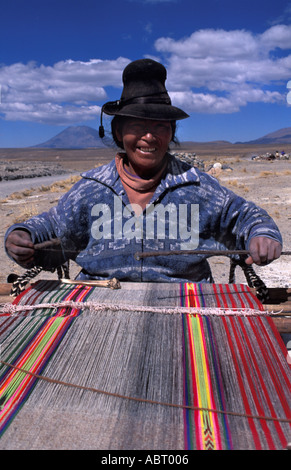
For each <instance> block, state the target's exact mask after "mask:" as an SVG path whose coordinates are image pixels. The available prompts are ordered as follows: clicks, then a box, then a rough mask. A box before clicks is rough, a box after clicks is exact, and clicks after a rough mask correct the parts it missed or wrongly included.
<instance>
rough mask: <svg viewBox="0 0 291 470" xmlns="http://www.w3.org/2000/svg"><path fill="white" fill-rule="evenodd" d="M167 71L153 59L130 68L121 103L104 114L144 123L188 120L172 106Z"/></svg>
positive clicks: (110, 105)
mask: <svg viewBox="0 0 291 470" xmlns="http://www.w3.org/2000/svg"><path fill="white" fill-rule="evenodd" d="M166 78H167V71H166V69H165V67H164V66H163V65H162V64H160V63H159V62H156V61H155V60H152V59H140V60H135V61H134V62H131V63H130V64H128V65H127V66H126V67H125V69H124V71H123V75H122V80H123V91H122V94H121V98H120V100H118V101H109V102H108V103H105V104H104V105H103V106H102V111H101V120H102V113H103V112H104V113H105V114H109V115H111V116H128V117H136V118H141V119H152V120H163V121H176V120H179V119H185V118H187V117H189V116H188V114H186V113H185V112H184V111H182V110H181V109H179V108H176V107H175V106H172V103H171V99H170V97H169V95H168V93H167V90H166V88H165V81H166Z"/></svg>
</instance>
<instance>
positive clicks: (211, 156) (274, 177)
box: [0, 144, 291, 287]
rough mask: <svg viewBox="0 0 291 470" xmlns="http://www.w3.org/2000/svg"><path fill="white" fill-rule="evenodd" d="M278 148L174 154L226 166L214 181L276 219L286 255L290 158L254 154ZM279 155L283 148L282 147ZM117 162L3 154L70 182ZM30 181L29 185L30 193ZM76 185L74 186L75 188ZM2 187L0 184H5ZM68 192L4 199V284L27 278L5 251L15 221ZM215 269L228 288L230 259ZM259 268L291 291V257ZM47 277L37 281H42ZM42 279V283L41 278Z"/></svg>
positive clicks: (102, 157)
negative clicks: (49, 167) (50, 165)
mask: <svg viewBox="0 0 291 470" xmlns="http://www.w3.org/2000/svg"><path fill="white" fill-rule="evenodd" d="M283 148H284V150H285V152H286V153H290V152H291V145H290V146H289V148H288V146H286V145H285V146H284V147H282V149H283ZM276 150H277V146H276V148H270V147H268V146H265V147H260V148H258V147H249V146H243V145H236V146H233V145H227V144H225V145H223V144H221V145H217V144H216V145H209V144H200V145H199V144H198V145H195V146H193V145H192V146H190V145H187V146H186V145H184V147H183V146H181V147H180V148H176V149H173V150H172V151H174V152H179V153H183V152H195V153H196V154H197V156H198V157H199V158H201V159H202V160H203V161H204V162H205V167H206V169H208V168H209V167H210V166H211V165H212V164H213V163H216V162H219V163H221V164H222V165H223V168H224V169H222V170H218V171H217V172H216V173H215V174H214V176H215V177H217V178H218V180H219V181H220V183H221V184H222V185H223V186H226V187H228V188H230V189H232V190H233V191H234V192H235V193H237V194H239V195H241V196H243V197H244V198H245V199H248V200H251V201H253V202H255V203H256V204H258V205H259V206H260V207H262V208H264V209H266V210H267V212H268V213H269V214H270V215H271V216H272V217H273V218H274V220H275V221H276V223H277V225H278V226H279V228H280V230H281V233H282V236H283V240H284V248H283V249H284V250H285V251H290V250H291V210H290V207H291V184H290V182H291V159H289V160H276V161H274V162H271V161H254V160H252V159H251V156H252V155H254V154H257V155H258V154H264V153H266V152H270V153H273V152H275V151H276ZM279 150H280V151H281V148H280V146H279ZM113 157H114V150H112V149H105V150H103V149H102V150H101V149H100V150H99V149H92V150H91V149H90V150H47V149H46V150H41V149H37V150H36V149H35V150H34V149H0V161H1V160H9V161H11V162H15V161H22V162H23V161H30V162H33V161H35V162H38V164H39V163H40V162H55V163H57V164H58V166H59V165H61V166H62V167H63V168H64V169H65V170H66V171H67V172H68V173H67V175H64V176H63V179H64V180H65V179H66V178H67V177H69V176H70V173H73V172H75V171H78V172H81V171H83V170H87V169H90V168H93V167H95V166H97V165H101V164H104V163H107V162H108V161H110V160H111V159H112V158H113ZM29 184H30V181H29V180H27V188H29ZM70 184H71V183H69V186H70ZM0 185H1V182H0ZM17 189H18V188H17V180H15V192H16V193H17ZM66 190H68V185H64V187H63V188H62V187H60V186H54V187H44V186H43V185H40V186H39V187H38V188H37V189H33V190H27V191H24V190H23V189H22V190H21V191H19V192H18V194H13V196H9V197H6V198H4V199H2V200H1V208H0V217H1V222H0V246H1V252H0V253H1V272H0V282H1V283H5V282H6V280H7V276H8V275H9V274H10V273H16V274H23V273H24V270H23V269H22V268H20V267H19V266H18V265H17V264H16V263H14V262H12V261H11V260H10V259H9V258H8V257H7V256H6V254H5V251H4V244H3V241H4V235H5V232H6V230H7V228H8V227H9V226H10V225H12V224H13V223H14V222H15V221H20V220H24V219H26V218H28V217H30V216H31V215H34V214H37V213H40V212H43V211H45V210H48V209H49V208H50V207H52V206H53V205H55V204H56V203H57V201H58V199H59V197H60V196H61V195H62V194H63V193H64V191H66ZM210 262H211V266H212V270H213V274H214V279H215V281H216V282H221V283H227V282H228V274H229V260H228V259H227V258H226V257H213V258H211V261H210ZM254 267H255V271H256V272H257V273H258V274H259V275H260V277H261V278H262V280H263V281H264V282H265V283H266V285H267V286H268V287H290V285H291V282H290V274H291V257H290V256H289V257H287V256H282V257H281V258H280V259H279V260H276V261H274V262H273V263H271V264H270V265H269V266H265V267H263V268H259V267H257V266H254ZM78 270H79V268H78V267H77V266H76V265H74V263H71V267H70V273H71V278H74V277H75V275H76V274H77V272H78ZM41 276H43V274H40V275H39V276H38V278H39V277H41ZM46 277H50V278H56V274H55V273H54V274H49V273H48V274H47V273H46ZM36 279H37V278H36ZM236 281H237V282H246V281H245V278H244V275H243V273H242V272H241V271H240V269H238V270H237V274H236Z"/></svg>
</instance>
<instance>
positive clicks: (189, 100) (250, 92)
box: [155, 25, 291, 113]
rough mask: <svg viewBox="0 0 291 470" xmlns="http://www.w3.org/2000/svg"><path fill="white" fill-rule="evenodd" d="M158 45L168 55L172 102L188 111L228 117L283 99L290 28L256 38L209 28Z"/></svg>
mask: <svg viewBox="0 0 291 470" xmlns="http://www.w3.org/2000/svg"><path fill="white" fill-rule="evenodd" d="M155 46H156V49H157V51H158V52H159V53H162V54H163V55H164V56H165V57H167V59H166V60H167V62H168V65H167V69H168V85H167V87H168V89H169V91H171V92H172V93H171V96H172V100H173V103H174V104H176V105H177V106H178V105H180V106H182V104H181V103H183V104H184V106H183V108H184V109H185V111H188V112H191V111H195V112H197V111H199V112H212V113H213V112H216V113H218V112H220V113H230V112H236V111H238V110H239V109H240V107H241V106H246V105H247V103H250V102H260V103H281V102H283V101H284V100H285V95H282V94H280V93H279V91H278V86H279V85H282V84H283V83H284V82H286V83H287V81H288V79H290V75H291V72H290V70H291V54H290V53H289V52H290V51H289V50H290V49H291V26H286V25H276V26H272V27H271V28H269V29H268V30H266V31H265V32H264V33H262V34H258V35H255V34H253V33H251V32H249V31H245V30H234V31H225V30H222V29H218V30H214V29H205V30H199V31H195V32H194V33H193V34H192V35H191V36H189V37H186V38H183V39H180V40H173V39H172V38H160V39H158V40H157V41H156V43H155ZM278 49H280V54H276V52H277V50H278ZM284 53H285V55H284ZM201 90H202V91H203V92H201ZM205 90H206V91H205ZM183 96H184V98H183ZM178 103H179V104H178Z"/></svg>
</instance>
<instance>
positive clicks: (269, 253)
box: [245, 237, 282, 266]
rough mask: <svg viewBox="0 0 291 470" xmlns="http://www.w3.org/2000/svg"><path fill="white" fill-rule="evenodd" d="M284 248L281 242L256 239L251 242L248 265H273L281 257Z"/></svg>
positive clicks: (262, 238)
mask: <svg viewBox="0 0 291 470" xmlns="http://www.w3.org/2000/svg"><path fill="white" fill-rule="evenodd" d="M281 251H282V246H281V244H280V243H279V242H277V241H275V240H272V239H271V238H267V237H254V238H252V239H251V241H250V245H249V253H250V256H249V257H248V258H247V259H246V261H245V262H246V264H252V263H255V264H258V265H259V266H264V265H266V264H269V263H271V262H272V261H274V260H275V259H277V258H279V257H280V255H281Z"/></svg>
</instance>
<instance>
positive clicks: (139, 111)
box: [103, 103, 189, 121]
mask: <svg viewBox="0 0 291 470" xmlns="http://www.w3.org/2000/svg"><path fill="white" fill-rule="evenodd" d="M103 112H104V113H105V114H109V115H110V116H127V117H136V118H139V119H151V120H156V121H177V120H180V119H186V118H188V117H189V115H188V114H187V113H185V112H184V111H182V109H179V108H176V107H175V106H172V105H167V104H160V103H146V104H139V103H132V104H129V105H127V106H123V107H122V108H121V109H119V107H118V106H116V105H113V104H111V103H106V104H105V105H104V106H103Z"/></svg>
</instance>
